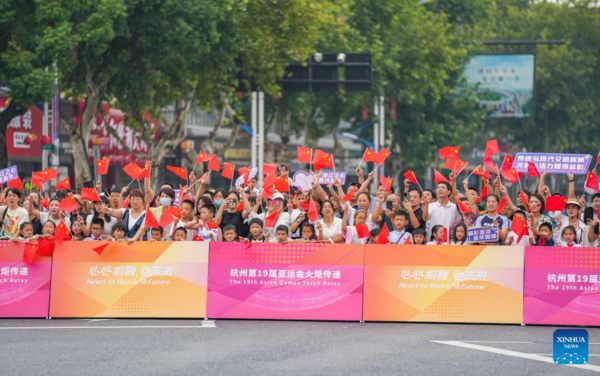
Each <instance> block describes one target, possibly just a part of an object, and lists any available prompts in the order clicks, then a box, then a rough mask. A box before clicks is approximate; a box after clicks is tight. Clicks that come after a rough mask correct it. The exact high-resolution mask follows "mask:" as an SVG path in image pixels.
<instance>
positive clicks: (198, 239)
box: [192, 234, 204, 242]
mask: <svg viewBox="0 0 600 376" xmlns="http://www.w3.org/2000/svg"><path fill="white" fill-rule="evenodd" d="M192 241H193V242H203V241H204V239H202V238H201V237H200V236H198V234H196V235H194V238H193V239H192Z"/></svg>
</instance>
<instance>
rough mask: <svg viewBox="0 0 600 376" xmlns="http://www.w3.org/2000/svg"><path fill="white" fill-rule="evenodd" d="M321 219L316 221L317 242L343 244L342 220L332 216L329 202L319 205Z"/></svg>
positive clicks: (331, 207)
mask: <svg viewBox="0 0 600 376" xmlns="http://www.w3.org/2000/svg"><path fill="white" fill-rule="evenodd" d="M321 215H322V216H323V218H321V219H319V220H318V221H317V225H316V230H317V240H321V241H329V242H331V243H343V242H344V236H343V235H342V220H341V219H340V218H336V217H334V216H333V205H332V204H331V201H328V200H327V201H323V204H322V205H321Z"/></svg>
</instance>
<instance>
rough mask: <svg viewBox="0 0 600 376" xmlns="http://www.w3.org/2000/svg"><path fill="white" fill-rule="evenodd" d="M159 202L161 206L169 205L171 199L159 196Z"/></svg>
mask: <svg viewBox="0 0 600 376" xmlns="http://www.w3.org/2000/svg"><path fill="white" fill-rule="evenodd" d="M160 204H161V205H162V206H169V205H171V199H170V198H168V197H161V198H160Z"/></svg>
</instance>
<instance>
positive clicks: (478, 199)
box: [475, 180, 489, 203]
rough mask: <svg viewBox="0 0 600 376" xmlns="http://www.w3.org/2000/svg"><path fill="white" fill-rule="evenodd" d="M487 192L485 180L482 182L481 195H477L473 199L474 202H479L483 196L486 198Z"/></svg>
mask: <svg viewBox="0 0 600 376" xmlns="http://www.w3.org/2000/svg"><path fill="white" fill-rule="evenodd" d="M488 194H489V192H488V182H487V180H486V181H484V182H483V189H482V190H481V195H479V197H477V198H476V199H475V201H476V202H478V203H479V202H481V200H483V199H484V198H486V197H487V196H488Z"/></svg>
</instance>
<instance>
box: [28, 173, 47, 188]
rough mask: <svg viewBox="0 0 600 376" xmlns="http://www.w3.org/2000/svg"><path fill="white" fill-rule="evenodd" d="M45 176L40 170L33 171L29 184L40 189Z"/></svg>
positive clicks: (44, 181)
mask: <svg viewBox="0 0 600 376" xmlns="http://www.w3.org/2000/svg"><path fill="white" fill-rule="evenodd" d="M46 182H47V180H46V177H45V176H44V174H43V173H42V172H41V171H35V172H34V173H33V175H32V177H31V184H32V185H35V186H37V187H38V189H42V185H43V184H44V183H46Z"/></svg>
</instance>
